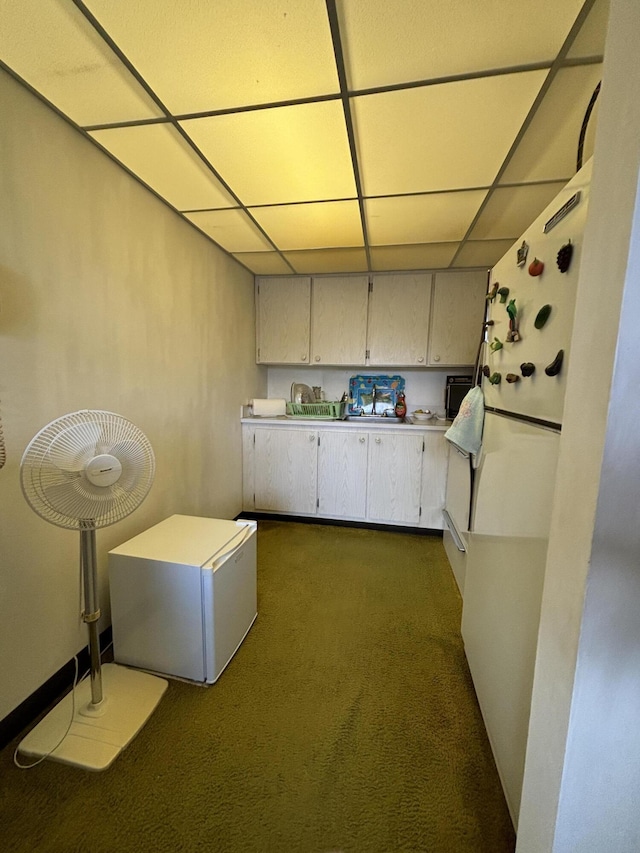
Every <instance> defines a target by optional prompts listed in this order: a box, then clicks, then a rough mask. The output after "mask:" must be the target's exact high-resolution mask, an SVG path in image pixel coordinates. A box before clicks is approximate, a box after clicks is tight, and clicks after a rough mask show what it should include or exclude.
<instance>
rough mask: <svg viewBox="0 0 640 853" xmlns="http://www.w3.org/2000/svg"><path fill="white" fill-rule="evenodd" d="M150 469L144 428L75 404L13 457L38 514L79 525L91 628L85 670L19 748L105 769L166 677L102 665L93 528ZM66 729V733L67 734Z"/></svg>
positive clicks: (129, 499) (121, 512)
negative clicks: (87, 669) (17, 458)
mask: <svg viewBox="0 0 640 853" xmlns="http://www.w3.org/2000/svg"><path fill="white" fill-rule="evenodd" d="M154 472H155V459H154V455H153V450H152V448H151V445H150V443H149V441H148V439H147V438H146V436H145V435H144V434H143V433H142V432H141V431H140V430H139V429H138V428H137V427H136V426H134V424H132V423H131V422H130V421H128V420H126V419H125V418H123V417H121V416H120V415H116V414H114V413H113V412H104V411H90V410H82V411H79V412H73V413H71V414H68V415H64V416H62V417H60V418H58V419H57V420H55V421H52V422H51V423H50V424H48V425H47V426H46V427H44V428H43V429H42V430H41V431H40V432H39V433H38V434H37V435H36V436H35V437H34V438H33V439H32V440H31V442H30V443H29V445H28V446H27V448H26V450H25V452H24V454H23V456H22V462H21V465H20V483H21V486H22V491H23V493H24V496H25V498H26V500H27V503H28V504H29V505H30V506H31V508H32V509H33V510H34V512H36V513H37V514H38V515H39V516H40V517H41V518H43V519H45V521H48V522H50V523H51V524H55V525H56V526H58V527H64V528H66V529H70V530H78V531H79V532H80V564H81V568H82V577H83V585H84V612H83V614H82V618H83V621H84V622H86V624H87V626H88V629H89V654H90V661H91V670H90V677H89V679H88V680H84V681H82V682H81V683H80V684H79V685H78V686H77V688H76V689H75V691H72V692H71V693H70V694H68V695H67V696H65V697H64V698H63V699H62V700H61V702H59V703H58V705H56V706H55V707H54V708H53V710H52V711H50V712H49V714H47V716H46V717H45V718H44V719H43V720H42V721H41V722H40V723H38V725H37V726H36V727H35V728H34V729H33V730H32V731H31V732H30V733H29V734H28V735H27V736H26V737H25V738H24V740H22V741H21V743H20V745H19V747H18V751H19V752H20V753H23V754H25V755H28V756H37V757H39V758H44V757H49V758H52V759H55V760H57V761H62V762H64V763H66V764H73V765H76V766H78V767H84V768H86V769H88V770H104V769H106V768H107V767H109V765H110V764H111V763H112V762H113V760H114V759H115V758H116V757H117V756H118V755H119V753H120V752H121V751H122V750H123V749H124V748H125V747H126V746H127V744H128V743H129V742H130V741H131V740H132V739H133V737H134V736H135V735H136V734H137V733H138V731H139V730H140V729H141V728H142V726H143V725H144V723H145V722H146V721H147V719H148V717H149V716H150V715H151V714H152V712H153V711H154V709H155V707H156V706H157V704H158V702H159V701H160V699H161V697H162V695H163V693H164V691H165V690H166V688H167V682H166V681H165V680H164V679H162V678H157V677H156V676H153V675H149V674H147V673H143V672H137V671H135V670H131V669H127V668H125V667H122V666H118V665H116V664H106V665H105V666H104V667H103V666H101V663H100V642H99V635H98V619H99V618H100V607H99V602H98V578H97V564H96V530H97V529H98V528H100V527H107V526H108V525H110V524H115V523H116V522H117V521H120V520H121V519H123V518H125V517H126V516H127V515H130V513H132V512H133V511H134V510H135V509H136V508H137V507H138V506H139V505H140V504H141V503H142V501H143V500H144V499H145V497H146V496H147V494H148V492H149V489H150V488H151V484H152V482H153V476H154ZM65 732H66V735H65Z"/></svg>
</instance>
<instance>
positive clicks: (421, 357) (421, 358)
mask: <svg viewBox="0 0 640 853" xmlns="http://www.w3.org/2000/svg"><path fill="white" fill-rule="evenodd" d="M423 361H424V357H423V356H420V357H419V358H418V363H419V364H422V362H423Z"/></svg>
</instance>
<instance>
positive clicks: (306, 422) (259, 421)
mask: <svg viewBox="0 0 640 853" xmlns="http://www.w3.org/2000/svg"><path fill="white" fill-rule="evenodd" d="M241 422H242V423H243V424H251V425H252V426H260V425H264V426H279V427H282V426H287V425H289V426H292V427H293V426H295V427H309V428H311V429H318V428H320V427H322V428H323V429H325V428H326V429H359V430H363V429H364V430H369V429H374V430H378V429H383V430H393V429H395V430H402V432H408V431H411V432H427V431H429V432H431V431H438V430H439V431H441V432H444V431H445V430H447V429H449V427H450V426H451V424H452V421H436V420H435V419H434V420H431V421H426V422H424V423H412V422H408V421H405V422H404V423H394V422H393V421H391V422H385V420H384V419H381V420H380V421H367V420H363V421H360V420H353V421H346V420H335V421H332V420H324V419H322V418H296V417H289V416H288V415H284V416H282V417H276V418H255V417H246V418H241Z"/></svg>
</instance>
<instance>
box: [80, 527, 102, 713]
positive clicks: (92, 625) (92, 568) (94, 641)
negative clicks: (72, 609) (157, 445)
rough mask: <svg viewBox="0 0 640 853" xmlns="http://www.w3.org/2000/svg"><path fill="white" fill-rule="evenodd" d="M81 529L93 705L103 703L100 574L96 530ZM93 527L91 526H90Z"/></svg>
mask: <svg viewBox="0 0 640 853" xmlns="http://www.w3.org/2000/svg"><path fill="white" fill-rule="evenodd" d="M86 525H87V526H82V527H81V528H80V561H81V563H82V579H83V583H84V613H83V614H82V619H83V621H84V622H86V623H87V627H88V628H89V655H90V659H91V673H90V679H91V704H92V705H99V704H100V703H101V702H102V670H101V668H100V637H99V635H98V619H99V618H100V608H99V607H98V573H97V569H96V529H95V527H94V526H93V523H92V522H90V521H89V522H86ZM88 525H91V526H88Z"/></svg>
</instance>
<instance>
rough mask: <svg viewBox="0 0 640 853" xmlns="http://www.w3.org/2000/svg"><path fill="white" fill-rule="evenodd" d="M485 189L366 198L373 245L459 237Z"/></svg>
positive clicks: (368, 226) (428, 241)
mask: <svg viewBox="0 0 640 853" xmlns="http://www.w3.org/2000/svg"><path fill="white" fill-rule="evenodd" d="M486 195H487V193H486V190H473V191H470V192H455V193H431V194H427V195H412V196H394V197H387V198H369V199H366V200H365V203H364V204H365V213H366V217H367V231H368V233H369V242H370V244H371V245H372V246H384V245H396V244H398V243H443V242H448V241H452V240H461V239H462V238H463V237H464V235H465V234H466V232H467V229H468V228H469V226H470V225H471V223H472V221H473V218H474V216H475V215H476V213H477V212H478V210H479V208H480V205H481V204H482V202H483V201H484V199H485V197H486Z"/></svg>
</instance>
